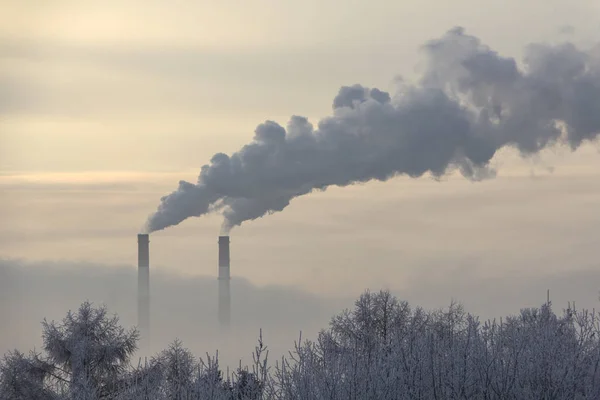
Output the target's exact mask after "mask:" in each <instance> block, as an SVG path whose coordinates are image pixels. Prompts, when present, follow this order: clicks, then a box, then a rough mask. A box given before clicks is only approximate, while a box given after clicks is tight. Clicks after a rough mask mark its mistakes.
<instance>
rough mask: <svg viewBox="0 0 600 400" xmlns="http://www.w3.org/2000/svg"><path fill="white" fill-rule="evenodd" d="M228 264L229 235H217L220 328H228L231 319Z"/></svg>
mask: <svg viewBox="0 0 600 400" xmlns="http://www.w3.org/2000/svg"><path fill="white" fill-rule="evenodd" d="M229 267H230V264H229V236H219V323H220V325H221V327H222V328H224V329H227V328H229V323H230V320H231V293H230V291H229V283H230V279H231V272H230V269H229Z"/></svg>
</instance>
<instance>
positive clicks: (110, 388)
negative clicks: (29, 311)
mask: <svg viewBox="0 0 600 400" xmlns="http://www.w3.org/2000/svg"><path fill="white" fill-rule="evenodd" d="M42 326H43V334H42V337H43V343H44V345H43V348H44V350H45V352H46V360H47V362H48V363H49V364H51V365H53V366H54V368H55V369H56V371H57V373H56V375H55V376H56V379H60V380H61V381H62V382H64V383H65V384H66V386H67V387H68V390H69V393H70V394H71V396H72V398H73V399H77V400H87V399H97V398H109V397H110V396H111V395H113V394H114V393H115V391H116V388H115V382H117V381H118V378H119V377H120V376H122V375H123V374H124V373H125V371H127V369H128V367H129V360H130V358H131V356H132V355H133V354H134V352H135V351H136V349H137V340H138V337H139V334H138V332H137V330H136V329H135V328H133V329H131V330H129V331H126V330H125V329H124V328H123V327H122V326H121V325H120V324H119V319H118V317H117V316H116V315H114V316H109V315H108V313H107V310H106V308H105V307H98V308H94V307H93V306H92V304H91V303H90V302H85V303H83V304H82V305H81V306H80V307H79V309H78V310H77V312H76V313H73V312H71V311H69V312H68V313H67V316H66V317H65V318H64V319H63V320H62V322H61V323H55V322H54V321H52V322H48V321H46V320H44V322H43V323H42Z"/></svg>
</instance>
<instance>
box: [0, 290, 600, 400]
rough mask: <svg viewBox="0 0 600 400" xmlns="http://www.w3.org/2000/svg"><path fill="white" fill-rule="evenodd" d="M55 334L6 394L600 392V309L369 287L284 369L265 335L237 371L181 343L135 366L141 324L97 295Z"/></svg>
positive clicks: (16, 363)
mask: <svg viewBox="0 0 600 400" xmlns="http://www.w3.org/2000/svg"><path fill="white" fill-rule="evenodd" d="M43 340H44V346H43V350H44V352H42V353H36V352H32V353H30V354H29V355H24V354H22V353H20V352H18V351H13V352H10V353H7V354H6V355H5V356H4V358H3V359H2V360H1V362H0V399H1V400H5V399H11V400H12V399H16V400H21V399H39V400H67V399H89V400H91V399H98V400H100V399H111V400H126V399H127V400H142V399H143V400H171V399H178V400H183V399H185V400H267V399H274V400H288V399H290V400H292V399H317V400H318V399H328V400H338V399H339V400H342V399H343V400H346V399H357V400H358V399H360V400H362V399H380V400H388V399H394V400H404V399H407V400H408V399H474V400H500V399H569V400H583V399H600V319H599V316H598V314H596V313H595V312H587V311H578V310H575V309H574V308H571V307H569V308H568V309H567V310H565V311H564V312H563V313H562V314H560V315H559V314H556V313H554V312H553V310H552V307H551V304H549V303H548V304H544V305H542V306H541V307H540V308H529V309H523V310H522V311H521V312H520V313H519V314H518V315H516V316H510V317H508V318H505V319H500V321H496V320H493V321H486V322H483V323H481V322H480V321H479V320H478V319H477V317H475V316H473V315H470V314H468V313H467V312H466V311H465V310H464V309H463V307H462V306H460V305H459V304H455V303H452V304H451V305H450V306H449V307H448V308H446V309H441V310H434V311H425V310H423V309H421V308H414V309H413V308H411V307H410V306H409V304H408V303H406V302H402V301H399V300H398V299H397V298H395V297H394V296H392V295H391V294H390V293H389V292H387V291H381V292H378V293H371V292H366V293H364V294H363V295H362V296H360V298H359V299H358V300H357V301H356V303H355V305H354V308H353V309H352V310H346V311H343V312H342V313H340V314H339V315H337V316H335V317H334V318H332V320H331V323H330V326H329V328H328V329H325V330H322V331H321V332H320V333H319V335H318V336H317V338H316V339H315V340H312V341H311V340H305V341H303V340H302V337H300V339H299V340H298V341H297V342H296V343H295V346H294V349H293V351H291V352H290V354H289V356H287V357H283V358H282V359H281V360H280V361H278V362H277V363H276V364H275V366H274V368H273V369H271V368H270V367H269V365H268V362H267V361H268V351H267V349H266V347H265V346H264V344H263V342H262V332H261V335H260V337H259V343H258V346H257V347H256V348H255V349H254V353H253V356H254V358H253V363H252V365H250V366H242V365H240V366H239V367H238V368H237V370H235V372H233V373H231V374H229V373H228V374H227V375H226V376H224V375H223V373H222V371H221V369H220V368H219V362H218V353H217V354H216V355H215V356H210V355H208V354H207V355H206V357H205V358H198V359H196V358H195V357H194V356H193V355H192V354H191V353H190V352H189V350H187V349H185V347H184V346H183V344H182V343H181V342H180V341H178V340H175V341H174V342H173V343H172V344H171V345H170V346H169V348H167V349H166V350H164V351H162V352H160V353H159V354H157V355H156V356H154V357H152V358H150V359H149V360H145V361H144V362H139V363H138V365H137V366H133V365H131V364H130V357H131V356H132V353H133V351H134V350H135V348H136V341H137V332H136V331H135V329H132V330H129V331H126V330H125V329H123V328H122V327H121V326H119V324H118V319H117V318H116V317H110V316H108V315H107V312H106V310H105V309H104V308H103V307H100V308H94V307H92V306H91V304H90V303H84V304H83V305H82V306H81V307H80V309H79V310H78V311H77V312H76V313H71V312H69V313H68V314H67V317H66V318H65V319H64V320H63V321H62V323H60V324H56V323H54V322H52V323H48V322H46V321H44V323H43Z"/></svg>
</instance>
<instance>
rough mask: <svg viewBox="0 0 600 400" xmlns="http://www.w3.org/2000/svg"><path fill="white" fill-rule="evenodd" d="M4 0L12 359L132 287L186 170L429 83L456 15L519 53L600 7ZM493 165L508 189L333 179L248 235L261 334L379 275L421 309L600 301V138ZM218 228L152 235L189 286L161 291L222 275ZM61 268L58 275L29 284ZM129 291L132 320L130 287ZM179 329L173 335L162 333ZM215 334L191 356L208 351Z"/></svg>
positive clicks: (311, 315) (240, 260)
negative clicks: (274, 126)
mask: <svg viewBox="0 0 600 400" xmlns="http://www.w3.org/2000/svg"><path fill="white" fill-rule="evenodd" d="M0 7H1V9H2V13H1V15H0V221H1V223H0V257H2V258H3V259H4V260H5V261H3V264H2V265H0V284H1V285H6V287H7V288H8V287H10V288H11V292H10V293H12V294H13V295H14V296H17V297H10V298H9V297H0V298H2V303H3V304H2V308H0V310H3V311H2V312H3V313H5V316H6V319H8V318H10V321H12V322H11V323H10V324H8V325H5V326H11V327H12V328H10V329H11V330H10V334H9V332H8V331H5V332H2V331H0V333H2V334H0V337H2V339H1V340H0V350H4V349H6V348H10V347H14V346H26V343H24V338H29V337H37V336H36V335H37V333H36V332H34V335H33V336H28V335H31V334H32V329H33V328H32V326H33V327H38V326H39V320H40V318H41V317H43V316H44V315H49V314H52V315H53V316H54V317H57V316H61V315H63V314H64V312H66V311H67V308H69V307H71V308H73V307H77V305H78V303H79V302H81V301H83V300H85V298H84V297H85V295H86V292H85V291H77V290H74V291H73V292H72V293H70V294H69V296H66V297H65V296H60V295H59V294H60V293H64V292H65V291H68V290H69V289H68V287H69V285H71V286H75V285H77V286H78V287H86V286H85V285H86V283H85V282H87V280H86V279H87V278H86V277H88V276H90V277H93V276H94V274H96V273H98V274H101V275H102V276H103V277H104V278H102V279H103V280H102V282H103V284H104V285H108V286H110V285H112V283H111V282H118V281H119V280H120V279H121V278H122V279H124V280H125V281H126V282H129V281H128V280H127V279H130V278H131V277H132V276H133V275H131V274H132V273H134V272H135V268H134V265H135V262H136V260H137V258H136V257H137V254H136V250H137V247H136V246H137V245H136V237H135V235H136V234H137V233H138V231H139V229H140V228H141V226H142V224H143V223H144V221H145V219H146V217H147V216H148V214H149V213H151V212H152V211H154V210H155V209H156V206H157V205H158V202H159V200H160V198H161V196H163V195H165V194H167V193H169V192H171V191H172V190H173V189H175V188H176V187H177V183H178V181H179V180H181V179H185V180H190V181H195V179H196V177H197V175H198V172H199V169H200V167H201V166H202V165H204V164H205V163H206V162H208V161H209V159H210V157H211V156H212V154H214V153H216V152H225V153H231V152H234V151H236V150H238V149H239V148H240V147H241V146H242V145H244V144H245V143H247V142H248V141H250V140H251V139H252V136H253V131H254V128H255V127H256V125H257V124H259V123H261V122H263V121H264V120H266V119H273V120H276V121H278V122H280V123H281V124H285V123H286V122H287V120H288V118H289V117H290V116H291V115H293V114H297V115H303V116H306V117H308V118H309V119H310V120H311V121H312V122H316V121H318V119H319V118H321V117H323V116H326V115H329V114H330V113H331V103H332V100H333V98H334V96H335V94H336V93H337V90H338V89H339V87H340V86H342V85H351V84H355V83H360V84H363V85H365V86H370V87H371V86H375V87H379V88H381V89H383V90H390V89H391V88H392V86H393V81H394V78H395V77H396V76H398V75H402V76H404V77H406V78H407V79H409V80H410V79H412V78H413V77H414V76H416V75H418V72H419V63H420V57H419V47H420V46H422V45H423V44H424V43H425V42H426V41H427V40H430V39H432V38H436V37H439V36H440V35H442V34H444V33H445V32H446V31H447V30H449V29H451V28H453V27H454V26H463V27H464V28H465V29H466V31H467V32H468V33H469V34H472V35H475V36H477V37H479V38H480V39H481V40H482V41H483V42H484V43H486V44H487V45H489V46H490V47H492V48H493V49H495V50H497V51H498V52H500V53H501V54H502V55H505V56H512V57H515V58H517V60H518V59H519V57H520V56H521V54H522V52H523V49H524V48H525V46H527V45H528V44H530V43H532V42H558V41H564V40H568V41H571V42H574V43H577V44H578V45H581V46H584V47H586V46H587V47H589V46H592V45H593V44H594V40H597V38H598V37H600V2H598V1H596V0H570V1H567V0H529V1H527V2H523V1H520V0H519V1H517V0H504V1H500V0H491V1H488V2H485V6H482V2H480V1H475V0H459V1H453V2H440V1H438V0H418V1H417V0H404V1H383V0H371V1H360V2H359V1H349V0H347V1H339V0H336V1H332V0H319V1H317V0H304V1H274V0H256V1H252V2H242V1H239V0H238V1H233V0H225V1H221V2H214V1H210V2H208V1H183V0H180V1H171V2H163V1H155V0H146V1H133V0H121V1H116V0H115V1H103V2H93V4H92V2H82V1H55V2H47V1H41V0H39V1H33V0H32V1H19V2H17V1H8V0H6V1H4V0H0ZM494 163H495V164H496V165H501V166H502V168H501V169H500V170H499V171H500V172H499V176H498V178H497V179H494V180H489V181H485V182H480V183H472V182H468V181H465V180H464V179H462V178H460V177H458V176H451V177H448V178H446V179H443V181H442V182H437V181H434V180H432V179H430V178H428V177H423V178H420V179H415V180H411V179H408V178H403V177H400V178H397V179H393V180H392V181H390V182H387V183H369V184H366V185H361V186H356V187H349V188H343V189H342V188H334V189H331V190H328V191H326V192H321V193H315V194H311V195H309V196H305V197H302V198H298V199H295V200H294V201H293V202H292V204H291V205H290V206H289V207H288V208H287V209H286V210H285V211H284V212H282V213H278V214H275V215H272V216H267V217H265V218H263V219H260V220H258V221H255V222H251V223H247V224H244V225H243V226H242V227H240V228H236V229H235V230H234V232H233V234H232V244H231V246H232V247H231V248H232V275H233V276H234V279H235V278H237V279H239V282H240V283H239V284H240V285H242V284H243V288H245V289H244V291H243V293H245V294H246V295H247V296H249V297H248V298H249V299H255V301H256V302H259V303H257V304H260V307H262V308H263V309H261V310H260V313H261V315H263V316H262V317H261V318H262V319H258V320H255V321H254V322H255V323H254V325H252V326H251V328H248V329H249V330H251V331H252V332H251V333H250V337H251V338H253V337H254V336H255V332H254V330H255V328H256V327H257V326H258V325H263V326H265V327H268V328H269V329H271V330H272V331H273V332H278V333H277V334H278V335H279V336H278V337H284V336H285V335H287V333H289V332H291V331H296V330H297V329H309V330H311V329H312V330H313V331H315V332H316V330H317V329H318V327H319V326H323V327H324V325H325V324H326V322H327V320H328V318H329V315H330V314H331V313H333V312H334V311H335V310H338V309H339V308H340V307H341V305H342V304H346V305H349V304H350V300H349V299H352V298H355V297H357V296H358V295H359V294H360V293H361V292H362V291H363V290H364V289H366V288H371V289H374V290H378V289H380V288H389V289H391V290H393V291H394V292H395V293H396V294H397V295H398V296H400V297H404V298H407V299H410V300H411V301H414V302H415V303H418V304H421V305H424V306H427V307H437V306H443V305H446V304H448V303H449V302H450V300H451V299H452V298H455V299H457V300H460V301H463V302H464V303H465V304H466V306H467V309H468V310H472V311H474V312H477V313H479V314H481V315H483V316H485V317H492V316H500V315H503V314H506V313H514V312H517V311H518V309H519V308H520V307H525V306H536V305H539V303H541V302H542V301H543V300H544V299H545V294H546V289H550V290H551V294H552V295H551V297H553V299H555V302H556V303H558V304H557V306H558V307H559V308H560V307H563V306H566V302H567V301H576V302H577V304H578V305H582V306H587V307H594V306H597V305H598V300H597V298H598V289H600V285H596V284H594V283H593V282H600V279H597V278H598V277H599V276H598V275H599V272H598V271H600V263H599V262H598V261H597V260H598V259H599V258H600V251H599V250H598V245H597V243H598V240H600V223H599V222H600V215H599V214H598V211H597V210H598V207H597V205H598V204H599V202H600V183H599V182H600V180H599V179H598V178H599V177H600V157H599V154H598V146H597V145H595V144H589V145H585V146H583V147H582V148H580V149H579V150H578V151H576V152H574V153H572V152H570V151H569V150H568V149H563V148H555V149H552V150H549V151H545V152H544V153H543V154H541V155H540V157H536V158H535V159H529V160H521V159H519V158H518V157H517V156H516V155H515V154H514V153H513V152H511V151H503V152H500V153H499V154H498V155H497V156H496V157H495V159H494ZM220 223H221V219H220V218H219V217H217V216H208V217H203V218H199V219H191V220H187V221H185V222H184V223H182V224H181V225H179V226H176V227H172V228H169V229H167V230H165V231H161V232H157V233H156V234H153V235H152V237H151V260H152V270H153V271H154V272H156V273H157V274H159V275H157V276H160V277H162V278H157V282H163V281H165V280H168V279H167V278H165V277H169V276H170V277H172V279H173V280H174V283H173V282H172V284H171V286H169V285H167V284H161V285H159V284H158V283H157V284H156V285H157V289H156V291H158V292H156V291H155V293H161V294H160V296H162V297H160V298H163V299H165V298H168V297H169V296H171V295H172V296H178V295H180V293H187V294H185V295H183V294H181V296H182V297H181V299H182V301H183V299H187V298H189V299H190V302H193V301H196V300H194V298H193V297H186V296H188V295H189V296H192V294H190V293H193V292H194V290H193V289H192V288H190V286H189V285H190V282H198V291H202V289H201V288H202V287H210V285H211V284H210V282H212V281H211V279H213V277H214V276H215V274H216V256H217V254H216V241H217V235H218V233H219V226H220ZM16 260H21V261H16ZM61 263H66V264H68V265H67V267H68V268H67V267H65V268H59V266H60V265H61ZM46 269H48V271H46V272H45V273H47V274H49V275H51V276H52V279H47V280H41V281H40V280H38V281H36V283H35V285H32V286H31V287H30V286H29V285H28V284H22V283H21V284H20V285H14V284H13V283H14V282H16V281H19V282H22V281H23V280H25V281H27V280H28V279H30V278H31V279H33V278H32V276H34V275H35V273H34V272H32V271H44V270H46ZM73 269H75V270H77V271H79V272H78V274H73V273H72V272H69V271H72V270H73ZM82 270H83V271H84V272H82ZM115 271H117V272H115ZM119 271H120V272H119ZM9 272H10V273H9ZM2 274H4V275H2ZM119 274H121V275H119ZM127 274H130V275H131V276H130V275H127ZM186 277H193V279H195V280H191V281H188V280H186V279H187V278H186ZM131 279H133V278H131ZM160 279H162V280H160ZM59 282H60V284H59ZM153 282H154V281H153ZM184 284H186V285H187V286H186V289H185V290H183V289H181V288H179V289H178V286H177V285H184ZM214 284H216V282H214ZM36 285H41V286H44V285H47V288H46V291H42V292H43V293H46V294H47V296H48V298H47V299H44V301H37V300H31V299H32V298H33V297H31V298H30V297H29V296H28V293H29V292H31V293H32V294H33V292H34V291H35V292H37V293H38V294H39V292H40V291H39V289H36V287H37V286H36ZM126 286H127V285H124V286H117V287H123V288H124V287H126ZM90 287H93V285H92V286H90ZM131 287H132V288H135V285H133V286H131ZM240 287H242V286H240ZM16 288H18V289H16ZM160 288H162V289H160ZM266 288H271V289H266ZM290 288H292V289H290ZM161 290H163V291H162V292H160V291H161ZM186 290H187V291H186ZM240 290H242V289H240ZM268 290H271V292H268ZM265 291H267V292H265ZM4 292H5V293H8V292H7V291H6V290H5V291H4ZM205 292H206V291H205ZM111 293H113V294H111ZM11 296H12V295H11ZM36 296H37V295H36ZM157 296H158V294H157ZM103 297H106V298H107V301H108V299H109V298H113V300H114V297H115V296H114V291H112V290H111V289H109V288H108V289H105V291H98V292H95V299H96V300H98V301H102V300H103ZM234 297H235V293H234ZM17 298H18V300H16V299H17ZM116 298H119V299H122V301H123V303H119V304H117V303H118V302H117V301H116V300H114V301H113V303H112V304H115V308H116V309H119V310H123V312H124V313H125V314H127V312H128V311H127V310H129V308H128V307H129V306H128V305H127V304H128V303H127V302H128V301H129V300H130V299H129V298H128V297H127V296H122V297H120V296H116ZM157 298H158V297H157ZM7 299H8V300H7ZM10 299H13V300H10ZM198 299H200V300H198V301H203V302H204V301H205V300H201V299H204V297H199V298H198ZM238 299H239V297H238ZM256 299H258V300H256ZM260 299H263V300H260ZM265 299H273V300H272V301H271V300H268V301H267V300H265ZM275 299H277V300H275ZM298 299H299V300H298ZM253 301H254V300H253ZM7 302H8V303H7ZM157 302H158V300H156V301H154V302H153V304H157ZM249 302H250V301H249ZM16 303H18V304H19V306H18V307H17V305H16ZM250 303H252V302H250ZM276 303H281V304H290V305H294V306H295V307H299V306H298V304H306V310H305V312H304V313H299V314H298V315H299V316H298V319H297V320H296V322H297V326H294V324H293V323H291V322H289V321H285V320H282V322H281V323H280V324H279V325H277V324H276V323H275V322H273V321H276V320H278V319H277V318H279V317H276V316H277V315H278V314H277V311H276V310H277V309H276V308H273V309H270V307H271V304H276ZM7 304H9V305H8V306H7ZM162 304H163V305H164V304H165V303H162ZM174 304H177V303H176V302H175V303H174ZM235 304H236V303H235V302H234V305H235ZM252 304H253V303H252ZM319 305H320V306H319ZM15 307H17V308H15ZM157 307H158V306H157ZM273 307H275V306H273ZM63 308H64V310H63ZM257 308H259V307H250V306H247V307H246V308H244V313H249V314H252V313H253V312H256V313H258V312H259V311H256V309H257ZM58 309H60V311H57V310H58ZM15 310H21V311H23V310H36V311H35V313H34V314H31V315H24V314H27V313H26V312H25V311H23V312H15ZM203 310H204V311H205V312H207V314H206V315H204V316H199V315H198V313H201V312H203ZM206 310H208V307H202V308H199V309H195V308H193V307H192V308H189V307H188V308H185V307H184V308H181V313H182V315H181V316H180V317H178V318H179V319H178V320H177V321H186V320H188V318H195V317H198V318H199V320H202V321H210V320H211V318H213V317H214V315H212V314H208V311H206ZM317 310H320V311H318V312H317ZM28 312H32V311H28ZM194 312H195V313H196V315H195V316H194V315H188V314H185V313H194ZM234 315H235V313H234ZM269 315H274V317H273V319H269V318H268V316H269ZM126 318H127V317H126ZM157 318H158V317H157ZM128 321H129V320H128ZM269 321H270V322H269ZM32 323H33V325H31V324H32ZM178 323H179V322H178ZM178 323H175V324H174V326H178V325H177V324H178ZM181 324H183V323H181ZM171 325H173V324H171ZM185 326H186V325H185V324H183V325H181V329H180V331H184V330H185V329H184V327H185ZM24 330H27V335H23V331H24ZM172 334H173V335H179V334H178V332H175V331H168V332H166V333H165V337H166V336H168V335H172ZM284 334H285V335H284ZM182 335H183V334H182ZM182 335H179V336H182ZM294 339H295V337H289V341H290V343H291V341H293V340H294ZM278 340H279V339H278ZM282 340H283V339H282ZM215 343H216V342H214V341H208V340H207V341H206V342H205V343H203V342H201V341H199V342H197V343H195V344H194V346H195V347H194V348H195V349H198V350H201V351H212V350H213V349H212V348H210V346H213V345H214V344H215ZM203 344H205V345H206V346H208V347H209V348H203V347H202V346H203ZM32 345H33V344H32Z"/></svg>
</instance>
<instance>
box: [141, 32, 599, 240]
mask: <svg viewBox="0 0 600 400" xmlns="http://www.w3.org/2000/svg"><path fill="white" fill-rule="evenodd" d="M599 49H600V48H599V47H596V48H595V49H591V50H581V49H579V48H577V47H576V46H575V45H573V44H571V43H563V44H558V45H547V44H534V45H530V46H528V47H527V48H526V55H525V57H524V59H523V62H522V64H521V66H519V65H517V62H516V61H515V60H514V59H513V58H506V57H502V56H500V55H499V54H497V53H496V52H494V51H493V50H491V49H490V48H489V47H487V46H485V45H483V44H482V43H481V42H480V40H478V39H477V38H476V37H473V36H470V35H468V34H466V33H465V32H464V30H463V29H462V28H454V29H452V30H450V31H449V32H447V33H446V34H445V35H444V36H442V37H441V38H439V39H436V40H432V41H430V42H428V43H426V44H425V45H424V46H423V49H422V50H423V51H424V54H425V56H426V59H427V63H426V67H425V70H424V72H423V75H422V77H421V79H420V80H419V82H418V83H417V84H407V83H404V82H399V84H398V87H397V89H396V92H395V93H394V94H393V95H390V94H389V93H386V92H384V91H381V90H379V89H375V88H366V87H363V86H361V85H353V86H345V87H342V88H341V89H340V90H339V93H338V94H337V96H336V97H335V98H334V100H333V114H332V115H331V116H329V117H326V118H324V119H322V120H321V121H320V122H319V123H318V126H317V128H315V127H313V125H312V124H311V123H309V121H308V120H307V119H306V118H304V117H301V116H292V117H291V119H290V121H289V123H288V125H287V127H286V128H284V127H282V126H280V125H279V124H277V123H276V122H273V121H266V122H265V123H263V124H260V125H259V126H258V127H257V128H256V130H255V135H254V140H253V141H252V142H251V143H249V144H247V145H245V146H244V147H242V149H241V150H239V151H238V152H236V153H234V154H232V155H227V154H223V153H218V154H215V155H214V156H213V157H212V159H211V160H210V163H209V164H207V165H204V166H203V167H202V169H201V172H200V176H199V178H198V182H197V183H196V184H193V183H189V182H185V181H181V182H180V183H179V187H178V188H177V190H176V191H174V192H173V193H171V194H169V195H167V196H165V197H163V198H162V199H161V203H160V205H159V207H158V210H157V211H156V212H155V213H154V214H153V215H151V216H150V217H149V219H148V222H147V231H148V232H152V231H156V230H160V229H164V228H166V227H168V226H171V225H176V224H178V223H180V222H181V221H183V220H185V219H187V218H189V217H193V216H196V217H197V216H201V215H203V214H206V213H209V212H219V213H222V215H223V216H224V222H223V233H227V232H228V231H229V230H230V229H231V228H232V227H234V226H237V225H240V224H241V223H243V222H244V221H249V220H253V219H256V218H259V217H262V216H264V215H265V214H270V213H274V212H277V211H281V210H283V209H284V208H285V207H286V206H288V205H289V203H290V201H291V200H292V199H293V198H295V197H297V196H302V195H304V194H307V193H310V192H311V191H313V190H323V189H325V188H327V187H328V186H331V185H337V186H346V185H351V184H353V183H356V182H367V181H370V180H373V179H376V180H380V181H385V180H387V179H390V178H392V177H394V176H396V175H399V174H406V175H408V176H411V177H419V176H421V175H423V174H425V173H430V174H431V175H432V176H434V177H441V176H443V175H444V174H446V173H449V172H451V171H454V170H456V169H458V170H460V172H461V173H462V174H463V175H464V176H465V177H466V178H468V179H472V180H479V179H483V178H486V177H490V176H494V174H495V171H494V170H493V169H492V168H491V167H490V165H489V162H490V160H491V158H492V157H493V156H494V154H495V153H496V151H498V150H499V149H500V148H502V147H505V146H510V147H514V148H517V149H518V150H519V151H520V152H521V154H522V155H528V154H532V153H536V152H538V151H540V150H541V149H543V148H545V147H548V146H552V145H555V144H567V145H568V146H570V147H571V148H572V149H576V148H577V147H578V146H580V145H581V144H582V143H583V142H584V141H586V140H594V139H595V138H596V136H597V135H598V134H599V133H600V54H599V53H600V52H599V51H598V50H599Z"/></svg>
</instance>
